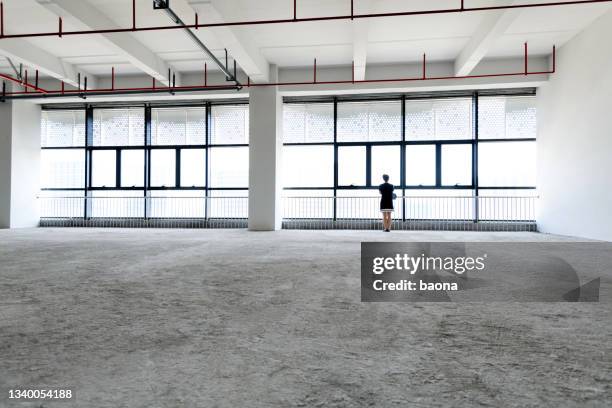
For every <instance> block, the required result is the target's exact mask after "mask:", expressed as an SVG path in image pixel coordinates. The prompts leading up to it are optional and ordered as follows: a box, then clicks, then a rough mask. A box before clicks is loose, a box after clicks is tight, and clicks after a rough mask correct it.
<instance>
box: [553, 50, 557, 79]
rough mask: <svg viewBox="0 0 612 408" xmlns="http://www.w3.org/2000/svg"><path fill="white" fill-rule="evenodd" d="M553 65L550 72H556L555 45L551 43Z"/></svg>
mask: <svg viewBox="0 0 612 408" xmlns="http://www.w3.org/2000/svg"><path fill="white" fill-rule="evenodd" d="M552 60H553V67H552V73H553V74H554V73H555V72H557V46H555V45H553V53H552Z"/></svg>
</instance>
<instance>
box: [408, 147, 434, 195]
mask: <svg viewBox="0 0 612 408" xmlns="http://www.w3.org/2000/svg"><path fill="white" fill-rule="evenodd" d="M406 185H407V186H435V185H436V146H435V145H409V146H406Z"/></svg>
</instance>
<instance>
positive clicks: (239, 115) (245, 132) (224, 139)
mask: <svg viewBox="0 0 612 408" xmlns="http://www.w3.org/2000/svg"><path fill="white" fill-rule="evenodd" d="M211 127H212V129H211V144H222V145H225V144H248V143H249V106H248V105H232V106H213V107H212V108H211Z"/></svg>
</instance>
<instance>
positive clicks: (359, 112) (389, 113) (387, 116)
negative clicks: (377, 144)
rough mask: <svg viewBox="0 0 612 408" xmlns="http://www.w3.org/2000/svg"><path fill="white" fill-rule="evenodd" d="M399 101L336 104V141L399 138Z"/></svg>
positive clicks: (400, 118)
mask: <svg viewBox="0 0 612 408" xmlns="http://www.w3.org/2000/svg"><path fill="white" fill-rule="evenodd" d="M401 128H402V117H401V102H400V101H391V102H384V101H378V102H342V103H339V104H338V141H339V142H362V141H394V140H401V138H402V135H401Z"/></svg>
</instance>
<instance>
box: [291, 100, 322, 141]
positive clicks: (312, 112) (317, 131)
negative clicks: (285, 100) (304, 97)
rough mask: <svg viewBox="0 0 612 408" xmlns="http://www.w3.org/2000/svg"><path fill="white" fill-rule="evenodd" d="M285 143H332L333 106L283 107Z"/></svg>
mask: <svg viewBox="0 0 612 408" xmlns="http://www.w3.org/2000/svg"><path fill="white" fill-rule="evenodd" d="M283 138H284V142H285V143H321V142H333V141H334V105H333V104H331V103H310V104H293V103H291V104H285V105H283Z"/></svg>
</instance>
